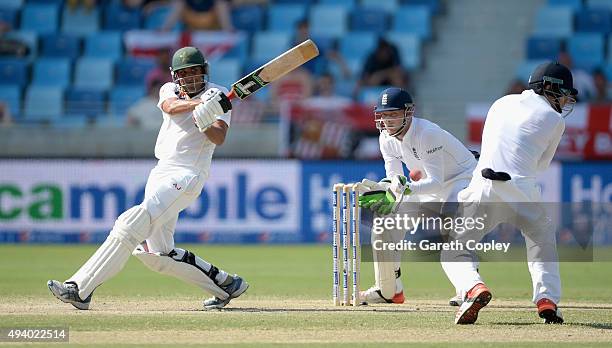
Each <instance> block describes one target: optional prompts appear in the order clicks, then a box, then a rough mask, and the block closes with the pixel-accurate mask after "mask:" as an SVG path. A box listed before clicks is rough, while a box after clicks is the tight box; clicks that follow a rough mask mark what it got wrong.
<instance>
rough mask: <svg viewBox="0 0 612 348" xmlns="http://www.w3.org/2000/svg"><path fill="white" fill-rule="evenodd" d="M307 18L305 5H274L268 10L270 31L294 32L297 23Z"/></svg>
mask: <svg viewBox="0 0 612 348" xmlns="http://www.w3.org/2000/svg"><path fill="white" fill-rule="evenodd" d="M304 18H306V6H305V5H304V4H274V5H271V6H270V8H269V10H268V30H270V31H292V30H294V29H295V25H296V23H297V22H298V21H299V20H301V19H304Z"/></svg>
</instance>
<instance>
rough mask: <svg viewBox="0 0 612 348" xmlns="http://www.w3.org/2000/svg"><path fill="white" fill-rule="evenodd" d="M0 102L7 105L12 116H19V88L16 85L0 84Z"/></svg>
mask: <svg viewBox="0 0 612 348" xmlns="http://www.w3.org/2000/svg"><path fill="white" fill-rule="evenodd" d="M0 103H5V104H6V105H7V106H8V109H9V112H10V113H11V115H12V116H13V117H19V116H20V112H21V88H20V87H19V86H17V85H0Z"/></svg>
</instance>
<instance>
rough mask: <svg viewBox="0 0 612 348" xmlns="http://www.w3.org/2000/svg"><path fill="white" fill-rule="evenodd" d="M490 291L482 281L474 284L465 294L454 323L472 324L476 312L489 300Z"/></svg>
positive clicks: (476, 317) (476, 316)
mask: <svg viewBox="0 0 612 348" xmlns="http://www.w3.org/2000/svg"><path fill="white" fill-rule="evenodd" d="M492 297H493V295H491V291H490V290H489V288H487V286H486V285H484V284H483V283H478V284H476V285H474V287H473V288H472V289H470V291H468V293H467V295H466V296H465V300H464V301H463V303H462V304H461V307H459V310H458V311H457V315H456V316H455V324H474V323H475V322H476V319H478V312H479V311H480V310H481V309H482V308H483V307H484V306H486V305H487V304H489V301H491V298H492Z"/></svg>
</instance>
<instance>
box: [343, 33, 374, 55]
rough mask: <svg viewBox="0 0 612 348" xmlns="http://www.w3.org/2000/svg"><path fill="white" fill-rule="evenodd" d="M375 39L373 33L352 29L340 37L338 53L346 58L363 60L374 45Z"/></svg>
mask: <svg viewBox="0 0 612 348" xmlns="http://www.w3.org/2000/svg"><path fill="white" fill-rule="evenodd" d="M377 41H378V38H377V36H376V35H375V34H374V33H371V32H357V31H353V32H350V33H347V34H346V35H344V36H343V37H342V38H341V39H340V53H341V54H342V56H343V57H345V58H346V59H349V58H350V59H358V60H363V59H365V58H366V57H367V55H368V54H369V53H370V52H371V51H372V50H373V49H374V48H375V47H376V43H377Z"/></svg>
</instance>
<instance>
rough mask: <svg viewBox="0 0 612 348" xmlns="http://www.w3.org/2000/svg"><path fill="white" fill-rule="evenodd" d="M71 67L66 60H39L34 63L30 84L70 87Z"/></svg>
mask: <svg viewBox="0 0 612 348" xmlns="http://www.w3.org/2000/svg"><path fill="white" fill-rule="evenodd" d="M70 75H71V65H70V60H69V59H67V58H40V59H38V60H37V61H36V63H34V72H33V77H32V84H34V85H36V86H52V87H61V88H66V87H68V86H69V85H70Z"/></svg>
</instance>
